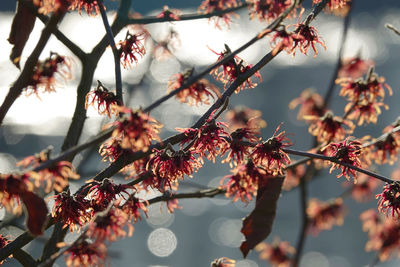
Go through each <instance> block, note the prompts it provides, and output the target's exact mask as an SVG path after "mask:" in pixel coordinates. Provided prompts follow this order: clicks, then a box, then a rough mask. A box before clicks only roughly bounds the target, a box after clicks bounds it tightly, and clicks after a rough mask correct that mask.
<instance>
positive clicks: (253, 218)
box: [240, 177, 284, 257]
mask: <svg viewBox="0 0 400 267" xmlns="http://www.w3.org/2000/svg"><path fill="white" fill-rule="evenodd" d="M283 180H284V177H276V178H270V179H269V180H268V182H267V183H266V184H265V186H263V187H260V188H259V189H258V191H257V199H256V207H255V208H254V210H253V211H252V212H251V213H250V215H248V216H247V217H246V218H245V219H244V220H243V225H242V229H241V230H240V231H241V232H242V233H243V234H244V236H245V241H243V242H242V244H241V245H240V251H241V252H242V254H243V257H246V256H247V254H248V253H249V251H250V250H251V249H253V248H254V247H255V246H256V245H257V244H258V243H260V242H261V241H263V240H264V239H265V238H267V237H268V235H269V234H270V233H271V230H272V224H273V223H274V219H275V214H276V207H277V203H278V199H279V195H280V194H281V188H282V183H283Z"/></svg>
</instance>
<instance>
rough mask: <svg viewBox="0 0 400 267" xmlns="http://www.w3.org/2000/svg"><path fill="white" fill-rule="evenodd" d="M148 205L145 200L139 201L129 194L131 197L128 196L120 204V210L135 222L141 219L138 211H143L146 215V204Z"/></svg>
mask: <svg viewBox="0 0 400 267" xmlns="http://www.w3.org/2000/svg"><path fill="white" fill-rule="evenodd" d="M148 205H149V203H148V202H147V201H145V200H144V201H141V200H140V199H138V198H136V197H134V196H132V195H131V197H129V198H128V199H127V200H126V202H125V203H124V204H123V205H122V210H123V212H125V213H126V214H127V215H128V216H129V219H130V220H132V221H133V222H134V223H135V222H136V221H137V220H138V219H139V220H141V219H142V217H141V215H140V211H143V212H144V214H145V215H146V216H147V211H148V209H147V207H146V206H148Z"/></svg>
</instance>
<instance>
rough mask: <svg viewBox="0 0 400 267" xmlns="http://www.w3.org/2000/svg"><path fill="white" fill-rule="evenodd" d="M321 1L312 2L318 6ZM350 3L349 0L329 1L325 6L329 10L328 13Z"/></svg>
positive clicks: (314, 0)
mask: <svg viewBox="0 0 400 267" xmlns="http://www.w3.org/2000/svg"><path fill="white" fill-rule="evenodd" d="M321 2H322V0H313V4H315V5H316V4H319V3H321ZM349 2H351V0H330V1H329V2H328V4H327V7H328V8H329V10H330V11H332V10H334V9H340V8H344V7H345V6H347V5H348V3H349Z"/></svg>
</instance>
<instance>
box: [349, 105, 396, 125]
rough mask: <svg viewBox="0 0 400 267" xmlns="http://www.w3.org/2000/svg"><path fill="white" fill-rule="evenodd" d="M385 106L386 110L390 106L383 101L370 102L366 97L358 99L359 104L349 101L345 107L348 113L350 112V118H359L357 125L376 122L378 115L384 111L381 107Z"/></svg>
mask: <svg viewBox="0 0 400 267" xmlns="http://www.w3.org/2000/svg"><path fill="white" fill-rule="evenodd" d="M381 106H382V107H384V108H385V109H386V110H388V109H389V106H388V105H386V104H384V103H381V102H370V101H368V100H366V99H363V100H361V101H358V102H357V104H354V103H351V102H350V103H348V104H347V105H346V107H345V109H344V111H345V112H346V113H348V112H350V114H349V115H348V118H349V119H350V120H358V123H357V125H359V126H360V125H363V123H364V122H366V123H371V122H372V123H374V124H376V122H377V121H378V115H380V114H381V113H382V111H381V108H380V107H381Z"/></svg>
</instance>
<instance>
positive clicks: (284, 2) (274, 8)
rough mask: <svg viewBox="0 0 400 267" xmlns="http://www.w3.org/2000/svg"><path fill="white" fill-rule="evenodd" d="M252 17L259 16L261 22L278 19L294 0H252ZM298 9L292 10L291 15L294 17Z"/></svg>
mask: <svg viewBox="0 0 400 267" xmlns="http://www.w3.org/2000/svg"><path fill="white" fill-rule="evenodd" d="M249 2H250V5H249V9H250V18H251V19H253V18H254V17H257V18H258V19H259V20H260V21H261V22H262V21H267V22H270V21H271V20H274V19H276V18H277V17H279V15H280V14H282V13H283V12H284V11H285V10H286V9H288V8H289V7H290V6H291V5H292V0H250V1H249ZM295 14H296V11H295V10H294V11H292V12H291V14H290V15H289V17H293V16H294V15H295Z"/></svg>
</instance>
